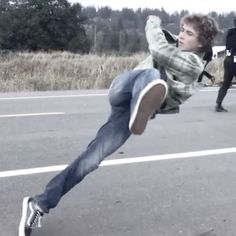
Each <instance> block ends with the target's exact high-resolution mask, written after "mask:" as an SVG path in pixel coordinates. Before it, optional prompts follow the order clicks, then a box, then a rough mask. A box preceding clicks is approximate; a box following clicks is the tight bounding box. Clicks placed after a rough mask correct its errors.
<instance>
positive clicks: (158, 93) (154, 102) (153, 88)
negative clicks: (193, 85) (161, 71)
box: [129, 79, 168, 134]
mask: <svg viewBox="0 0 236 236" xmlns="http://www.w3.org/2000/svg"><path fill="white" fill-rule="evenodd" d="M167 91H168V87H167V84H166V82H165V81H164V80H160V79H157V80H154V81H152V82H151V83H150V84H148V85H147V86H146V87H145V88H144V89H143V91H142V92H141V93H140V95H139V97H138V98H137V101H136V103H135V106H134V108H133V111H132V114H131V117H130V121H129V129H130V131H131V133H133V134H142V133H143V131H144V130H145V128H146V125H147V122H148V120H149V119H150V118H151V117H152V116H153V114H154V113H155V111H156V110H158V109H159V108H160V106H161V105H162V103H163V101H164V100H165V98H166V95H167Z"/></svg>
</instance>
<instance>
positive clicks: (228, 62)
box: [216, 57, 234, 105]
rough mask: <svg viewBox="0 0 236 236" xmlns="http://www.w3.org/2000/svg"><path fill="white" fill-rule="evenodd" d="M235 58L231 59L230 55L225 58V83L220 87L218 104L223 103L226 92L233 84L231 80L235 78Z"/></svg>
mask: <svg viewBox="0 0 236 236" xmlns="http://www.w3.org/2000/svg"><path fill="white" fill-rule="evenodd" d="M232 60H233V59H231V58H230V57H226V58H225V60H224V80H223V84H222V86H221V87H220V89H219V92H218V96H217V99H216V104H217V105H221V104H222V102H223V100H224V98H225V96H226V94H227V91H228V89H229V87H230V85H231V82H232V80H233V77H234V74H233V61H232Z"/></svg>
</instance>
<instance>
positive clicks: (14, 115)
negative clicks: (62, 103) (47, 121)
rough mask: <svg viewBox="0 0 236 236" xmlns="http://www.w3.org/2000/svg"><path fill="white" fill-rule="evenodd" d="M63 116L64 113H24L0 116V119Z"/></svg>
mask: <svg viewBox="0 0 236 236" xmlns="http://www.w3.org/2000/svg"><path fill="white" fill-rule="evenodd" d="M64 114H65V112H46V113H25V114H10V115H0V118H9V117H26V116H52V115H64Z"/></svg>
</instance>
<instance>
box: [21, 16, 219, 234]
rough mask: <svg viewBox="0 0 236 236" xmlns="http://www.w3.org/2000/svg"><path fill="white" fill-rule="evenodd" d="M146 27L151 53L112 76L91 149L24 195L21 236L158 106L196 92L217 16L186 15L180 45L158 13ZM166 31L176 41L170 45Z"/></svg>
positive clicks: (169, 106) (169, 108)
mask: <svg viewBox="0 0 236 236" xmlns="http://www.w3.org/2000/svg"><path fill="white" fill-rule="evenodd" d="M145 30H146V38H147V41H148V44H149V50H150V54H151V55H150V56H149V57H148V58H147V59H146V60H144V61H143V62H141V63H140V64H139V65H138V66H136V67H135V68H134V70H132V71H129V72H126V73H123V74H121V75H119V76H117V77H116V78H115V79H114V80H113V82H112V84H111V86H110V89H109V101H110V104H111V115H110V117H109V119H108V121H107V122H106V123H105V124H104V125H103V126H102V127H101V128H100V129H99V131H98V133H97V135H96V137H95V139H94V140H93V141H92V142H91V143H90V144H89V145H88V147H87V149H86V150H85V151H84V152H83V153H82V154H81V155H80V156H79V157H78V158H77V159H76V160H75V161H74V162H72V163H71V164H70V165H69V166H68V167H67V168H66V169H65V170H63V171H62V172H61V173H59V174H58V175H56V176H55V177H54V178H53V179H52V180H51V181H50V182H49V183H48V184H47V186H46V188H45V190H44V192H43V193H41V194H39V195H36V196H34V197H26V198H24V200H23V206H22V218H21V221H20V225H19V236H25V235H30V233H31V230H32V229H33V228H34V227H39V226H40V219H41V217H42V216H43V215H44V214H45V213H49V210H50V209H51V208H54V207H56V206H57V204H58V203H59V201H60V199H61V197H62V196H63V195H64V194H66V193H67V192H68V191H69V190H70V189H72V188H73V187H74V186H75V185H76V184H78V183H79V182H80V181H82V179H83V178H84V177H85V176H86V175H87V174H88V173H89V172H91V171H93V170H94V169H96V168H98V166H99V164H100V163H101V161H102V160H103V159H104V158H105V157H107V156H108V155H110V154H111V153H113V152H114V151H115V150H117V149H118V148H119V147H120V146H121V145H122V144H124V143H125V141H126V140H127V139H128V138H129V137H130V135H131V134H142V133H143V132H144V130H145V127H146V125H147V122H148V120H149V119H150V118H151V117H152V116H153V115H154V114H155V113H156V111H158V112H164V113H168V112H169V113H171V112H177V111H178V107H179V105H180V104H182V103H183V102H184V101H185V100H186V99H187V98H189V97H190V96H191V95H192V94H193V92H194V88H195V85H196V83H195V82H196V81H197V79H198V77H199V75H200V74H201V72H202V70H203V64H202V62H201V59H200V57H199V56H200V55H201V54H202V53H203V52H204V49H205V48H206V47H207V46H209V44H211V43H212V41H213V39H214V37H215V35H216V34H217V25H216V23H215V21H214V20H213V19H212V18H210V17H209V16H204V15H192V16H186V17H184V18H183V19H182V20H181V30H180V33H179V37H178V48H177V47H176V42H175V40H174V38H172V37H171V34H169V33H168V34H166V33H164V32H163V31H162V29H161V20H160V19H159V18H158V17H156V16H149V18H148V20H147V24H146V28H145ZM165 35H167V36H168V37H167V38H168V39H169V40H170V41H172V43H174V44H169V43H168V42H167V40H166V37H165ZM154 66H155V68H154Z"/></svg>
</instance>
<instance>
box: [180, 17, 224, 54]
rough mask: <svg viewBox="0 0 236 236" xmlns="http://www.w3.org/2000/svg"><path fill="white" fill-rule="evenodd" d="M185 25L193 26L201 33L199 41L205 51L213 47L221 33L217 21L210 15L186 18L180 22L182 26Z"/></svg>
mask: <svg viewBox="0 0 236 236" xmlns="http://www.w3.org/2000/svg"><path fill="white" fill-rule="evenodd" d="M183 24H191V25H192V26H193V28H194V29H195V30H196V31H197V32H198V33H199V34H198V40H199V42H200V43H201V44H202V45H203V48H202V49H203V50H205V48H208V47H209V46H211V45H212V43H213V41H214V38H215V37H216V35H217V33H218V31H219V28H218V24H217V23H216V21H215V20H214V19H213V18H212V17H211V16H208V15H202V14H193V15H187V16H184V17H183V18H182V19H181V21H180V25H183Z"/></svg>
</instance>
